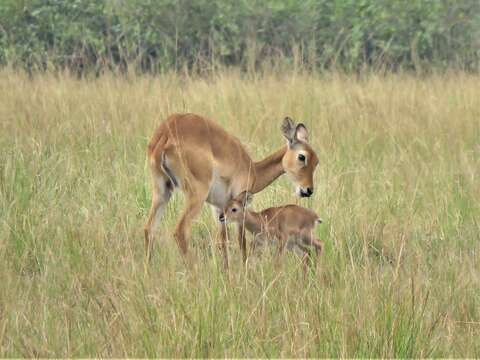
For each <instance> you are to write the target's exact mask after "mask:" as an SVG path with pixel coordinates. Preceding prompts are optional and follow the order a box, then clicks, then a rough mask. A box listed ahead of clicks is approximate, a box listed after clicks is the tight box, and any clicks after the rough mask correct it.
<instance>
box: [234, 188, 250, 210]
mask: <svg viewBox="0 0 480 360" xmlns="http://www.w3.org/2000/svg"><path fill="white" fill-rule="evenodd" d="M252 198H253V195H252V193H250V192H248V191H243V192H241V193H240V194H239V195H237V197H235V200H237V201H239V202H241V203H242V204H243V206H244V207H247V206H248V205H250V203H251V202H252Z"/></svg>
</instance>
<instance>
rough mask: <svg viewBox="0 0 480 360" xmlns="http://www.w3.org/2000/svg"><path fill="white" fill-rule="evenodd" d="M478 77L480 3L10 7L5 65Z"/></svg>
mask: <svg viewBox="0 0 480 360" xmlns="http://www.w3.org/2000/svg"><path fill="white" fill-rule="evenodd" d="M279 57H283V58H286V59H287V61H289V62H294V61H296V62H299V61H300V62H303V63H306V64H308V66H309V67H310V68H313V69H325V68H335V69H344V70H349V71H352V70H359V69H362V68H363V67H365V66H366V65H367V66H370V67H372V66H373V67H374V68H382V67H386V68H389V69H390V68H399V67H400V68H407V69H412V68H414V69H417V70H420V69H424V68H430V67H431V66H432V65H435V66H436V67H439V68H446V67H451V66H455V67H457V68H461V69H468V70H472V69H475V70H478V66H479V58H480V2H479V1H478V0H408V1H401V0H335V1H332V0H262V1H258V0H155V1H154V0H128V1H127V0H69V1H65V0H2V1H0V63H14V64H18V65H21V66H24V67H26V68H27V69H29V70H32V69H46V68H54V69H57V68H63V67H66V66H68V67H70V68H74V69H75V71H78V72H84V71H85V69H86V68H87V69H93V70H95V71H100V70H101V69H104V68H110V69H111V68H119V69H122V70H123V71H124V70H125V68H126V67H129V66H133V67H134V68H135V69H137V70H141V71H153V72H158V71H164V70H167V69H175V70H178V69H182V68H183V67H185V66H186V67H188V68H189V69H191V68H195V69H196V70H198V71H205V70H209V69H211V67H212V66H216V65H219V64H222V65H239V66H242V67H244V68H246V69H250V70H255V69H256V67H257V66H258V65H259V63H262V62H264V61H271V60H272V59H276V58H279Z"/></svg>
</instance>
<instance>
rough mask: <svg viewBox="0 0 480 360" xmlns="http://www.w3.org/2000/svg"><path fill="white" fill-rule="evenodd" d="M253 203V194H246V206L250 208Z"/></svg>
mask: <svg viewBox="0 0 480 360" xmlns="http://www.w3.org/2000/svg"><path fill="white" fill-rule="evenodd" d="M252 201H253V194H252V193H251V192H247V191H246V192H245V206H249V205H250V204H251V203H252Z"/></svg>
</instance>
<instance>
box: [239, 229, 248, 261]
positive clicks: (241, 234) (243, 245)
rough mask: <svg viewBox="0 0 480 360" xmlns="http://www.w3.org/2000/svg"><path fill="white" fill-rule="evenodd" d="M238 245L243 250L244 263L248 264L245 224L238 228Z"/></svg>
mask: <svg viewBox="0 0 480 360" xmlns="http://www.w3.org/2000/svg"><path fill="white" fill-rule="evenodd" d="M237 236H238V245H240V249H241V250H242V259H243V263H244V264H245V263H246V262H247V240H246V238H245V226H244V224H238V226H237Z"/></svg>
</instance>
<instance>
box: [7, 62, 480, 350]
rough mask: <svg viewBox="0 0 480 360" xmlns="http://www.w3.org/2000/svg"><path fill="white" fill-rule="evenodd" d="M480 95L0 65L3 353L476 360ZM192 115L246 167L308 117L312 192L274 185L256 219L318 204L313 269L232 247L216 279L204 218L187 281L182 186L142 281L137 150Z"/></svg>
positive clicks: (142, 183)
mask: <svg viewBox="0 0 480 360" xmlns="http://www.w3.org/2000/svg"><path fill="white" fill-rule="evenodd" d="M479 84H480V77H479V76H475V75H467V74H446V75H431V76H428V77H426V78H416V77H413V76H407V75H388V76H378V75H368V76H365V77H357V78H354V77H346V76H341V75H335V74H331V75H323V76H320V75H316V76H313V75H302V74H295V73H289V74H283V75H274V74H264V75H257V76H253V75H251V76H249V77H246V76H241V75H240V74H239V73H236V72H234V71H232V72H221V73H219V74H217V75H212V77H211V78H208V79H198V78H197V79H194V78H189V77H187V76H179V75H174V74H172V75H163V76H159V77H155V78H154V77H148V76H145V77H140V76H131V77H127V78H120V77H115V76H114V75H104V76H102V77H100V78H98V79H90V80H77V79H75V78H74V77H70V76H68V75H66V74H63V75H62V74H60V75H39V76H36V77H35V78H33V79H30V78H29V77H28V76H27V75H24V74H21V73H15V72H14V71H12V70H8V69H7V70H3V71H0V356H2V357H5V356H6V357H17V356H26V357H35V356H42V357H52V356H55V357H92V356H101V357H112V356H114V357H126V356H129V357H144V356H149V357H153V356H163V357H189V356H195V357H224V356H228V357H244V356H248V357H339V356H341V357H430V356H431V357H438V356H442V357H479V356H480V340H479V339H480V235H479V234H480V205H479V200H480V86H479ZM186 111H188V112H195V113H199V114H202V115H206V116H209V117H211V118H213V119H215V120H216V121H218V122H219V123H221V124H222V125H223V126H224V127H225V129H227V130H228V131H229V132H231V133H232V134H236V135H237V136H238V137H239V138H240V139H241V140H242V141H243V142H244V144H245V145H246V147H247V148H248V149H249V151H250V153H251V155H252V157H253V158H255V159H260V158H262V157H263V156H265V155H267V154H269V153H270V152H272V151H273V150H275V149H276V148H278V147H280V146H281V145H282V144H283V139H282V135H281V133H280V130H279V126H280V122H281V120H282V119H283V117H284V116H285V115H290V116H292V117H293V118H294V119H295V120H297V121H303V122H305V123H306V124H307V126H308V127H309V130H310V138H311V142H312V144H313V146H314V148H315V149H316V150H317V153H318V155H319V158H320V165H319V167H318V169H317V172H316V176H315V179H316V180H315V183H316V189H317V190H316V193H315V195H314V196H313V198H310V199H307V200H298V199H296V198H295V196H294V194H293V189H292V187H291V185H290V183H289V182H288V180H287V179H286V178H285V177H281V178H280V179H279V180H277V181H276V182H275V183H274V184H272V185H271V186H270V187H269V188H267V189H266V190H265V191H263V192H262V193H260V194H258V195H256V197H255V200H254V202H253V208H255V209H261V208H264V207H268V206H273V205H276V204H283V203H288V202H291V203H299V204H302V205H304V206H307V207H311V208H313V209H314V210H315V211H317V213H318V214H319V215H320V216H321V217H322V218H323V219H324V220H325V222H324V224H322V225H320V226H319V228H318V236H319V237H320V238H321V239H322V240H323V241H324V243H325V251H324V253H323V256H322V259H321V262H320V269H319V271H318V272H317V273H316V274H313V273H310V274H307V276H304V273H303V269H302V266H301V264H300V262H299V261H298V259H296V258H295V257H294V256H293V255H291V254H289V255H288V254H287V256H286V257H285V259H284V261H283V265H282V267H281V268H280V269H277V268H276V267H275V263H274V261H273V258H272V256H271V254H270V255H269V254H268V253H267V254H265V256H262V257H255V258H251V259H250V260H249V264H248V266H247V267H246V268H244V267H243V266H242V264H241V259H240V258H241V257H240V252H239V249H238V244H237V243H236V241H230V244H229V255H230V260H231V268H230V271H229V273H228V275H227V274H225V273H224V272H223V271H222V266H221V257H220V254H219V252H218V251H217V249H216V244H214V240H213V239H214V235H215V231H216V227H215V224H214V221H213V218H212V216H211V213H210V209H209V208H208V207H205V209H204V211H203V212H202V215H201V217H200V218H199V219H198V221H197V222H196V223H195V225H194V230H193V236H192V241H191V243H190V244H191V247H190V249H191V250H192V251H193V253H194V257H195V258H196V259H197V269H196V271H195V272H193V271H187V270H186V269H185V266H184V264H183V261H182V259H181V257H180V253H179V251H178V249H177V246H176V244H175V241H174V240H173V237H172V232H173V229H174V225H175V223H176V219H177V216H178V213H179V210H180V208H181V206H182V202H183V199H182V196H181V195H180V194H179V193H177V194H176V195H175V197H174V199H173V201H171V202H170V204H169V208H168V211H167V212H166V216H165V218H164V222H163V224H162V227H161V230H160V232H161V236H159V238H160V239H159V241H157V242H156V244H155V250H154V258H153V262H152V264H151V266H150V269H149V271H148V273H147V272H146V271H145V266H144V248H143V224H144V221H145V218H146V214H147V211H148V208H149V205H150V196H151V195H150V180H149V176H148V172H147V167H146V162H145V151H146V144H147V142H148V140H149V137H150V136H151V134H152V133H153V131H154V129H155V127H156V126H157V125H158V124H159V123H160V122H161V121H162V120H163V119H165V117H166V116H167V114H169V113H172V112H186ZM233 235H234V229H231V232H230V236H231V237H232V238H233ZM232 240H235V239H234V238H233V239H232Z"/></svg>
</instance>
